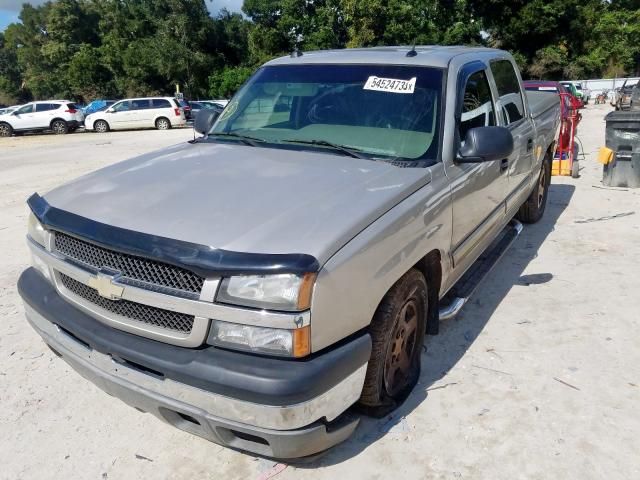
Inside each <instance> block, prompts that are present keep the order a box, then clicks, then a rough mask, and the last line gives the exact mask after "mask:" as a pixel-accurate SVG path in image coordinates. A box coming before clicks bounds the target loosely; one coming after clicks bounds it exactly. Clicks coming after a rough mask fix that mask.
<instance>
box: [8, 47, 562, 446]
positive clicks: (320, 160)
mask: <svg viewBox="0 0 640 480" xmlns="http://www.w3.org/2000/svg"><path fill="white" fill-rule="evenodd" d="M559 123H560V103H559V99H558V97H557V96H556V95H550V94H546V93H538V92H525V91H524V89H523V88H522V86H521V79H520V75H519V72H518V69H517V67H516V65H515V63H514V60H513V58H512V57H511V55H509V54H508V53H506V52H504V51H500V50H492V49H484V48H466V47H415V48H413V49H410V48H404V47H389V48H372V49H352V50H339V51H322V52H309V53H304V54H300V53H297V54H294V55H292V56H291V57H284V58H279V59H276V60H273V61H271V62H269V63H267V64H266V65H264V66H263V67H261V68H260V69H259V70H258V71H257V72H256V73H255V75H253V77H251V79H250V80H249V81H248V82H247V83H246V84H245V85H244V86H243V88H242V89H241V90H240V91H239V92H238V93H237V95H236V96H235V97H234V98H233V99H232V101H231V102H230V103H229V104H228V105H227V107H226V108H225V110H224V112H223V113H222V115H221V116H220V117H219V118H218V119H217V120H215V122H214V121H213V119H212V118H211V117H210V116H208V113H207V111H203V112H201V113H200V115H199V116H198V118H197V119H196V130H198V131H199V132H201V133H202V134H203V136H202V137H201V138H198V139H196V140H194V141H193V142H189V143H185V144H181V145H176V146H174V147H171V148H167V149H164V150H161V151H158V152H155V153H150V154H146V155H143V156H141V157H138V158H134V159H132V160H129V161H124V162H121V163H118V164H115V165H112V166H110V167H107V168H104V169H102V170H99V171H96V172H94V173H91V174H89V175H86V176H84V177H82V178H79V179H77V180H75V181H72V182H70V183H68V184H66V185H64V186H62V187H59V188H56V189H54V190H53V191H51V192H49V193H47V194H46V195H44V196H40V195H38V194H34V195H33V196H31V198H29V201H28V204H29V207H30V209H31V212H32V213H31V215H30V218H29V227H28V238H27V243H28V246H29V248H30V250H31V253H32V259H33V264H32V267H31V268H29V269H27V270H26V271H25V272H24V273H23V274H22V276H21V277H20V280H19V284H18V287H19V291H20V294H21V296H22V298H23V300H24V303H25V311H26V316H27V319H28V321H29V322H30V324H31V325H32V326H33V328H34V329H35V330H36V331H37V332H38V334H40V335H41V336H42V338H43V339H44V341H45V342H46V343H47V345H49V347H51V349H52V350H53V351H54V352H55V353H56V354H57V355H59V356H61V357H62V358H63V359H64V360H65V361H67V362H68V363H69V364H70V365H71V366H72V367H73V368H74V369H76V370H77V371H78V372H79V373H80V374H81V375H83V376H84V377H85V378H87V379H88V380H90V381H92V382H94V383H95V384H96V385H98V386H99V387H100V388H102V389H103V390H105V391H106V392H108V393H109V394H111V395H113V396H116V397H119V398H120V399H122V400H123V401H125V402H126V403H128V404H130V405H132V406H134V407H136V408H138V409H139V410H142V411H145V412H150V413H152V414H154V415H156V416H158V417H159V418H161V419H163V420H164V421H166V422H169V423H170V424H172V425H174V426H176V427H178V428H181V429H183V430H186V431H188V432H191V433H193V434H197V435H200V436H202V437H205V438H207V439H209V440H211V441H213V442H216V443H219V444H222V445H226V446H229V447H231V448H236V449H241V450H247V451H251V452H254V453H257V454H259V455H265V456H269V457H277V458H295V457H304V456H308V455H312V454H315V453H317V452H321V451H323V450H326V449H328V448H329V447H331V446H333V445H335V444H337V443H339V442H341V441H343V440H345V439H346V438H348V437H349V435H351V433H352V432H353V431H354V429H355V428H356V426H357V423H358V418H359V414H354V413H353V412H354V408H351V407H352V406H354V405H360V406H362V407H363V408H360V409H358V408H356V409H355V410H357V411H358V412H362V411H365V412H371V413H373V414H380V412H386V411H389V409H392V408H394V407H395V406H397V405H399V404H400V403H401V402H402V401H403V400H404V399H405V398H406V397H407V395H408V394H409V392H410V391H411V389H412V388H413V387H414V386H415V384H416V383H417V380H418V377H419V373H420V368H421V365H420V363H421V355H420V353H421V351H422V347H423V343H424V338H425V334H436V333H437V332H438V322H439V321H440V320H441V319H443V318H447V317H450V316H452V315H454V314H455V313H456V312H457V311H458V310H459V309H460V307H461V306H462V305H463V304H464V300H465V298H466V297H465V296H464V295H463V294H455V295H452V292H455V291H456V288H457V287H456V285H457V284H459V281H460V280H461V279H463V278H465V277H464V275H465V273H466V272H469V271H470V267H472V266H473V265H474V264H476V260H478V258H479V257H480V256H481V254H482V253H483V252H485V251H487V249H489V247H490V246H492V245H494V244H495V243H496V242H497V241H498V240H499V238H500V236H501V235H502V234H503V232H505V231H509V229H511V230H513V228H512V227H513V226H514V225H515V228H516V229H517V228H518V227H521V224H519V223H517V221H515V220H512V219H513V218H514V217H515V218H516V219H519V220H520V221H522V222H536V221H537V220H539V219H540V218H541V216H542V215H543V213H544V210H545V203H546V200H547V191H548V186H549V180H550V166H551V163H550V162H551V159H552V156H553V152H554V149H555V145H556V139H557V135H558V129H559ZM424 368H429V366H428V365H425V366H424ZM98 413H99V412H96V414H98Z"/></svg>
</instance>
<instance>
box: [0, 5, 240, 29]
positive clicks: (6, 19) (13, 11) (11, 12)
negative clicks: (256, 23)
mask: <svg viewBox="0 0 640 480" xmlns="http://www.w3.org/2000/svg"><path fill="white" fill-rule="evenodd" d="M45 1H46V0H0V32H1V31H3V30H4V29H5V28H6V27H7V25H9V24H10V23H12V22H17V21H18V14H19V13H20V9H21V8H22V4H23V3H30V4H31V5H33V6H37V5H42V4H43V3H44V2H45ZM206 4H207V7H208V8H209V12H211V13H216V12H218V11H220V10H221V9H223V8H226V9H227V10H230V11H232V12H239V11H240V8H241V7H242V0H213V1H211V0H206Z"/></svg>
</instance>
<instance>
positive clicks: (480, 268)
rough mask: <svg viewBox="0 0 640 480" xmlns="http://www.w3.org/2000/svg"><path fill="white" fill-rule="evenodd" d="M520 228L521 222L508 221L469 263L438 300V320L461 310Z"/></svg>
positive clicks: (450, 316)
mask: <svg viewBox="0 0 640 480" xmlns="http://www.w3.org/2000/svg"><path fill="white" fill-rule="evenodd" d="M522 228H523V227H522V223H520V222H519V221H518V220H516V219H515V218H514V219H513V220H511V221H510V222H509V224H508V225H507V226H506V227H505V228H504V230H503V231H502V233H501V234H500V235H499V236H498V238H497V239H496V240H495V241H494V242H493V243H492V245H491V246H490V247H489V248H488V249H487V250H486V251H485V252H483V253H482V255H480V258H478V260H476V262H475V263H474V264H473V265H471V268H469V270H467V272H466V273H465V274H464V275H463V276H462V277H461V278H460V280H458V282H457V283H456V284H455V285H454V286H453V287H452V288H451V290H449V292H448V293H447V294H446V295H445V296H444V298H443V299H442V300H441V301H440V311H439V317H440V320H447V319H449V318H453V317H455V316H456V315H457V314H458V312H460V310H462V307H464V305H465V303H467V301H468V300H469V298H471V295H473V292H475V290H476V288H477V287H478V285H480V282H482V280H483V279H484V278H485V277H486V276H487V275H488V274H489V272H490V271H491V270H493V267H495V266H496V264H497V263H498V261H500V259H501V258H502V256H503V255H504V254H505V252H506V251H507V250H508V249H509V247H510V246H511V244H512V243H513V242H514V241H515V240H516V238H518V235H520V232H522Z"/></svg>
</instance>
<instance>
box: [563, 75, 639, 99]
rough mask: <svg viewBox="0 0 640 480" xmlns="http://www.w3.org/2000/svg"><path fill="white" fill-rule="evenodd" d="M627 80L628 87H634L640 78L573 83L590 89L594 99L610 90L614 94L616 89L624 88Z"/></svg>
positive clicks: (603, 79) (600, 79)
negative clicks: (604, 91)
mask: <svg viewBox="0 0 640 480" xmlns="http://www.w3.org/2000/svg"><path fill="white" fill-rule="evenodd" d="M625 80H627V85H633V84H634V83H636V82H638V80H640V77H628V78H597V79H591V80H572V81H573V82H579V83H580V84H581V85H582V88H588V89H589V90H591V98H594V97H595V96H596V95H597V94H599V93H600V92H602V91H603V90H609V92H613V90H615V89H616V88H619V87H621V86H622V84H623V83H624V81H625Z"/></svg>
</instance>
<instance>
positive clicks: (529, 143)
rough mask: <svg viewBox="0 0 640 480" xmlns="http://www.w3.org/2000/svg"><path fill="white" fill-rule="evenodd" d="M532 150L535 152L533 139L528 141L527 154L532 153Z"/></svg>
mask: <svg viewBox="0 0 640 480" xmlns="http://www.w3.org/2000/svg"><path fill="white" fill-rule="evenodd" d="M531 150H533V138H530V139H529V140H527V152H530V151H531Z"/></svg>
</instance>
